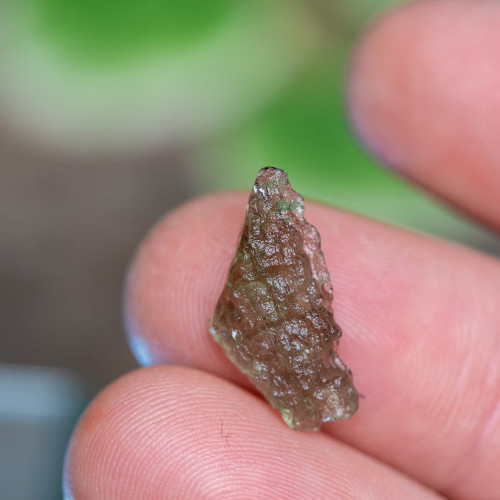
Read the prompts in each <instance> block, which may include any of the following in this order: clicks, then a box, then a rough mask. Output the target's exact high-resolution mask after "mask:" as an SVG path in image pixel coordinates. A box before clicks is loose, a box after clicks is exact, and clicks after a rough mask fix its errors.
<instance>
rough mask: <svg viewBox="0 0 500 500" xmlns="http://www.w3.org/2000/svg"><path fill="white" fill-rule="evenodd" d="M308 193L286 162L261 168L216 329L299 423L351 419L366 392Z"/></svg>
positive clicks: (286, 415) (233, 355) (289, 419)
mask: <svg viewBox="0 0 500 500" xmlns="http://www.w3.org/2000/svg"><path fill="white" fill-rule="evenodd" d="M303 213H304V200H303V198H302V196H300V195H299V194H298V193H296V192H295V191H293V189H292V188H291V186H290V184H289V182H288V176H287V175H286V173H285V172H283V171H282V170H280V169H277V168H272V167H267V168H263V169H262V170H260V171H259V173H258V175H257V179H256V181H255V186H254V188H253V191H252V193H251V195H250V199H249V201H248V206H247V215H246V219H245V223H244V225H243V229H242V231H241V240H240V243H239V246H238V250H237V252H236V257H235V259H234V261H233V263H232V265H231V268H230V270H229V274H228V276H227V280H226V284H225V286H224V289H223V291H222V293H221V295H220V298H219V301H218V303H217V306H216V309H215V312H214V314H213V316H212V318H211V320H210V325H209V330H210V333H211V334H212V335H213V337H214V338H215V340H216V341H217V342H218V343H219V344H220V345H221V346H222V348H223V349H224V351H225V353H226V355H227V356H228V358H229V359H230V360H231V361H232V362H233V363H234V364H235V365H236V366H237V367H238V368H239V369H240V370H241V371H242V372H243V373H245V374H246V375H247V376H248V378H249V379H250V380H251V382H252V383H253V384H254V385H255V387H257V389H259V391H261V392H262V394H263V395H264V396H265V397H266V399H267V400H268V402H269V403H270V404H271V406H273V407H274V408H277V409H278V410H279V411H280V413H281V416H282V417H283V420H284V421H285V422H286V423H287V424H288V425H289V426H290V427H292V428H295V429H311V430H312V429H314V430H317V429H319V427H320V426H321V423H322V422H326V421H329V420H338V419H340V418H349V417H350V416H352V415H353V414H354V412H355V411H356V410H357V408H358V394H357V392H356V389H355V388H354V385H353V383H352V375H351V371H350V370H349V368H348V367H347V366H346V365H345V364H344V363H343V362H342V361H341V360H340V358H339V356H338V355H337V353H336V351H335V348H336V346H337V344H338V342H339V339H340V337H341V335H342V331H341V329H340V327H339V326H338V325H337V323H335V321H334V320H333V311H332V300H333V295H332V286H331V284H330V276H329V274H328V270H327V268H326V264H325V259H324V256H323V253H322V252H321V246H320V237H319V234H318V231H317V230H316V228H315V227H314V226H312V225H311V224H309V223H308V222H307V221H306V220H305V219H304V215H303Z"/></svg>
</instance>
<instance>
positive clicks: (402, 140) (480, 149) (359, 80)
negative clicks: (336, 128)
mask: <svg viewBox="0 0 500 500" xmlns="http://www.w3.org/2000/svg"><path fill="white" fill-rule="evenodd" d="M498 26H500V3H499V2H497V1H489V0H480V1H475V2H470V1H467V0H434V1H423V2H412V3H409V4H407V5H402V6H398V7H397V8H396V9H394V10H392V11H389V12H388V13H387V14H385V15H384V16H382V17H381V19H379V20H378V21H377V22H375V23H374V24H373V25H372V26H371V27H370V28H369V29H368V30H367V33H366V34H365V36H364V37H362V38H361V41H360V43H359V46H358V49H357V50H356V51H355V54H354V57H353V61H352V65H351V71H350V77H349V80H348V87H347V88H348V92H347V96H348V99H347V100H348V107H349V114H350V116H351V120H352V123H353V125H354V128H355V130H356V131H357V132H358V134H359V136H360V138H361V140H362V142H363V143H364V144H365V145H366V146H367V147H368V149H369V150H370V151H371V152H373V153H374V154H375V155H376V156H378V157H379V158H380V159H381V160H382V162H383V163H386V164H387V165H389V166H391V167H392V168H394V169H395V170H396V171H398V172H399V173H401V174H402V175H404V176H406V177H409V178H411V179H413V180H414V181H415V182H416V183H417V184H420V185H422V186H424V187H425V188H427V189H428V190H430V191H432V192H433V193H435V194H436V195H438V196H440V197H442V198H444V199H446V200H447V201H448V202H450V203H451V204H453V205H455V206H457V207H459V208H461V209H462V210H464V211H465V212H467V213H469V214H472V215H473V216H475V217H477V218H479V219H481V220H482V221H484V222H486V223H487V224H489V225H491V226H493V227H495V228H497V229H500V204H499V203H498V199H499V198H500V140H499V131H500V91H499V90H500V65H499V64H498V47H499V46H500V30H499V29H498Z"/></svg>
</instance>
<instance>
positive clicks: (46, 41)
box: [0, 0, 500, 499]
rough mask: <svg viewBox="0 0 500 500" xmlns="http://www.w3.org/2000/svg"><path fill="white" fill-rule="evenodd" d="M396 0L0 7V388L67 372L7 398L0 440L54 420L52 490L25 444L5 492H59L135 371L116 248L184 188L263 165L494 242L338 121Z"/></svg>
mask: <svg viewBox="0 0 500 500" xmlns="http://www.w3.org/2000/svg"><path fill="white" fill-rule="evenodd" d="M397 3H399V2H397V1H390V0H389V1H384V0H357V1H353V2H337V1H334V0H274V1H269V0H255V1H253V2H232V1H230V0H211V1H210V2H205V1H201V0H182V1H178V0H176V1H169V0H163V1H160V0H143V1H142V2H136V1H129V0H120V1H118V0H108V1H106V2H104V1H99V0H87V1H86V2H79V1H77V0H25V1H22V2H19V1H17V0H4V1H3V2H2V3H0V228H1V234H2V243H1V245H0V257H1V258H0V274H1V279H0V298H1V318H0V321H1V329H2V337H1V339H2V340H1V351H0V362H1V363H4V364H5V366H7V367H9V366H10V367H11V368H12V365H16V367H15V369H14V370H12V369H11V368H9V369H8V370H7V371H5V372H2V371H0V396H1V397H3V398H4V400H6V396H5V394H7V392H6V391H7V389H6V387H7V388H8V391H10V392H9V394H12V393H15V394H22V395H24V396H23V397H24V399H23V401H31V402H32V403H33V404H35V403H36V404H41V403H39V402H37V401H38V400H36V401H35V400H34V399H33V398H32V391H33V384H32V383H29V382H27V381H29V380H31V379H30V378H29V377H26V376H20V375H19V374H20V372H19V370H22V369H23V367H27V366H28V365H37V366H39V365H41V366H45V367H58V368H64V369H66V370H70V371H60V370H59V371H56V372H54V373H52V372H50V373H49V375H50V376H49V375H48V372H47V371H44V370H42V371H41V372H40V373H38V372H36V377H35V375H33V373H34V372H33V369H32V368H30V369H28V368H26V369H27V370H28V371H29V373H30V374H31V375H30V376H33V377H35V378H36V379H37V380H42V379H43V380H47V386H46V390H47V391H49V392H50V391H51V390H53V391H57V387H58V385H57V383H55V382H54V380H56V379H58V380H59V379H60V380H65V381H66V382H67V381H68V380H73V381H74V380H76V379H78V382H74V384H73V385H71V384H70V387H72V389H68V390H67V392H68V393H71V392H73V393H74V401H73V403H72V404H73V406H71V405H70V406H68V402H67V398H66V401H65V403H64V404H63V403H60V404H59V403H57V398H56V399H50V401H56V403H53V404H52V407H51V408H49V409H47V408H45V410H44V411H35V410H34V409H33V407H30V408H31V410H30V411H29V412H28V413H26V412H27V410H26V408H27V406H26V405H25V404H24V406H23V404H21V403H19V407H17V406H15V404H16V401H17V399H16V398H13V399H11V400H10V401H11V404H10V406H9V405H5V407H4V408H3V409H2V407H0V441H1V442H0V449H2V452H3V451H4V450H6V449H14V448H16V447H17V448H19V446H20V445H19V441H16V443H17V444H16V443H14V442H13V441H12V436H13V435H14V434H13V433H12V432H10V429H11V428H12V425H13V421H14V420H18V421H19V418H21V417H22V418H23V419H24V420H23V422H25V423H26V426H27V428H29V429H31V430H32V431H33V433H34V435H36V431H37V430H38V429H39V430H40V432H41V433H43V432H46V431H43V429H44V428H46V425H47V422H51V423H52V424H53V423H54V422H56V424H54V425H55V427H54V429H60V433H59V434H58V436H59V437H58V438H54V439H52V440H51V442H52V443H53V447H54V450H53V454H51V456H53V457H54V458H53V459H51V460H49V461H47V460H46V461H45V462H46V465H47V466H50V467H52V469H50V471H48V472H47V473H46V474H45V476H46V477H47V478H49V480H47V485H46V486H44V488H45V489H44V490H43V491H41V487H40V482H39V481H38V480H37V479H36V478H37V477H39V472H40V463H41V462H40V461H37V457H38V456H39V460H43V455H44V454H45V455H46V451H47V450H46V449H45V450H44V449H42V448H40V446H39V447H38V448H37V447H33V446H31V445H30V442H31V441H27V442H26V443H25V444H24V445H23V446H25V450H24V451H25V453H21V452H19V449H18V453H17V454H16V457H17V456H19V458H18V462H16V461H12V463H10V464H9V463H7V462H6V463H3V462H0V497H2V498H14V497H15V498H35V497H36V498H39V499H43V498H54V491H59V476H60V465H61V460H62V453H63V451H64V447H65V443H66V440H67V437H68V432H69V431H68V429H69V428H70V427H71V425H73V422H74V419H75V415H77V414H78V412H79V411H80V409H81V407H82V405H83V404H84V403H85V402H86V401H87V399H88V397H89V396H90V395H91V394H93V393H95V392H96V391H97V390H98V389H100V388H101V387H102V386H103V385H104V384H105V383H108V382H109V381H111V380H112V379H113V378H115V377H117V376H118V375H120V374H122V373H124V372H126V371H128V370H130V369H132V368H134V367H135V366H136V363H135V361H134V360H133V358H132V355H131V354H130V353H129V351H128V347H127V345H126V341H125V338H124V335H123V328H122V324H121V304H120V301H121V289H122V283H123V277H124V274H125V271H126V266H127V263H128V262H129V260H130V258H131V256H132V254H133V251H134V249H135V247H136V245H137V244H138V242H139V241H140V239H141V238H142V237H143V235H144V234H145V233H146V232H147V230H148V229H149V228H150V227H151V225H152V224H153V223H154V222H155V221H156V220H157V219H158V218H159V217H160V216H161V215H162V214H164V213H165V212H166V211H168V210H169V209H171V208H173V207H174V206H176V205H178V204H179V203H181V202H183V201H184V200H186V199H188V198H189V197H192V196H195V195H197V194H201V193H204V192H209V191H213V190H221V189H224V190H225V189H232V188H243V189H245V190H249V189H250V187H251V185H252V183H253V180H254V177H255V174H256V172H257V171H258V169H260V168H261V167H263V166H266V165H273V166H276V167H280V168H283V169H284V170H286V171H287V172H288V174H289V176H290V179H291V181H292V183H293V186H294V187H295V188H296V189H297V190H298V191H299V192H300V193H301V194H303V195H305V196H306V197H310V198H314V199H317V200H321V201H324V202H327V203H331V204H335V205H338V206H341V207H343V208H346V209H348V210H352V211H355V212H359V213H362V214H366V215H368V216H370V217H377V218H380V219H383V220H386V221H389V222H392V223H395V224H399V225H403V226H408V227H411V228H414V229H417V230H421V231H426V232H429V233H434V234H436V235H439V236H442V237H447V238H451V239H454V240H457V241H462V242H465V243H468V244H471V245H473V246H476V247H478V248H481V249H484V250H487V251H490V252H492V253H500V252H499V247H500V245H499V242H498V239H496V238H495V237H493V236H492V235H491V234H490V233H488V232H487V231H485V230H483V229H480V228H478V227H476V226H474V225H472V224H470V223H468V222H466V221H464V220H462V219H460V218H459V217H457V216H456V215H455V214H453V213H452V212H450V211H449V210H448V209H446V208H443V207H442V206H441V205H439V204H437V203H436V202H435V201H434V200H432V199H431V198H429V197H428V196H426V195H424V194H422V193H418V192H417V191H416V190H414V189H413V188H412V187H411V186H409V185H408V184H406V183H405V182H403V181H402V180H400V179H398V178H397V177H395V176H393V175H392V174H390V173H389V172H388V171H386V170H384V169H383V168H380V166H379V165H377V162H376V161H375V160H374V159H373V158H371V157H370V156H369V155H368V154H367V153H366V152H364V150H363V148H362V146H361V145H360V144H359V143H358V142H357V141H356V138H355V137H354V135H353V133H352V131H351V130H350V128H349V124H348V118H347V116H346V110H345V107H344V97H343V96H344V80H345V75H346V72H347V70H348V65H349V55H350V53H351V51H352V49H353V46H354V44H355V42H356V39H357V38H358V37H359V35H360V32H361V31H362V29H363V28H364V27H365V26H366V24H367V23H368V22H369V21H370V19H371V18H372V17H373V16H375V15H377V14H379V13H380V12H381V11H382V10H383V9H385V8H389V7H391V6H393V5H395V4H397ZM242 209H243V208H242ZM30 370H31V371H30ZM5 374H8V375H5ZM40 377H41V378H40ZM59 383H60V382H59ZM67 383H69V382H67ZM16 384H17V385H16ZM65 387H68V385H65ZM82 387H85V389H83V388H82ZM2 390H3V392H1V391H2ZM12 391H13V392H12ZM30 391H31V392H30ZM39 399H40V398H39ZM23 412H24V413H23ZM40 415H42V417H40ZM58 422H59V423H58ZM44 426H45V427H44ZM24 434H25V433H24V431H23V435H24ZM56 434H57V433H56ZM30 446H31V448H30ZM37 454H39V455H37ZM26 456H30V461H29V463H28V462H26V461H25V462H23V461H22V460H23V457H24V458H26ZM13 468H15V469H16V470H18V471H19V470H20V471H22V478H21V476H19V474H18V475H16V474H14V473H13V472H12V469H13ZM36 471H38V475H37V473H36ZM27 478H28V479H27ZM29 478H32V480H31V481H30V480H29ZM50 478H53V480H52V479H50ZM2 485H3V486H2ZM20 485H22V486H20ZM2 487H3V488H4V491H2ZM33 487H35V488H37V489H36V490H30V488H33ZM9 488H10V489H9ZM22 488H24V489H22ZM51 488H52V490H51ZM13 491H15V493H16V495H15V496H12V495H11V492H13ZM32 491H36V492H37V493H36V494H35V495H34V496H33V494H32V493H30V492H32Z"/></svg>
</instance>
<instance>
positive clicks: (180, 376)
mask: <svg viewBox="0 0 500 500" xmlns="http://www.w3.org/2000/svg"><path fill="white" fill-rule="evenodd" d="M65 497H66V498H75V499H85V500H94V499H95V500H102V499H104V498H105V499H106V500H129V499H130V500H137V499H139V498H141V499H146V498H147V499H151V500H153V499H164V498H171V499H176V498H179V499H181V498H204V499H205V498H206V499H211V498H213V499H218V500H219V499H233V498H252V499H261V498H262V499H273V498H276V499H278V498H301V499H318V498H342V499H359V498H405V499H415V500H417V499H421V500H426V499H429V500H430V499H437V498H439V496H438V495H437V494H436V493H434V492H432V491H430V490H428V489H426V488H424V487H423V486H421V485H419V484H417V483H416V482H414V481H412V480H411V479H409V478H406V477H405V476H403V475H402V474H400V473H398V472H396V471H394V470H392V469H390V468H389V467H387V466H386V465H384V464H381V463H377V462H376V461H375V460H373V459H371V458H369V457H367V456H364V455H363V454H362V453H360V452H357V451H356V450H353V449H352V448H350V447H349V446H347V445H345V444H342V443H340V442H337V441H335V440H334V439H332V438H331V437H329V436H326V435H324V434H321V433H299V432H296V431H292V430H291V429H289V428H288V427H286V426H285V425H284V424H283V422H282V421H281V419H280V418H279V417H278V416H277V415H276V413H274V412H273V411H272V410H271V409H270V408H269V406H268V405H267V404H265V403H264V402H263V401H262V400H261V399H259V398H257V397H256V396H254V395H251V394H249V393H248V392H247V391H245V390H243V389H241V388H239V387H237V386H235V385H234V384H232V383H230V382H228V381H226V380H223V379H221V378H219V377H215V376H213V375H209V374H207V373H203V372H199V371H196V370H192V369H188V368H179V367H154V368H148V369H143V370H139V371H136V372H134V373H131V374H128V375H126V376H125V377H122V378H121V379H120V380H118V381H116V382H115V383H113V384H112V385H111V386H109V387H108V388H106V389H105V390H104V391H103V392H102V393H101V394H100V395H99V396H98V397H97V398H96V399H95V400H94V401H93V402H92V403H91V405H90V407H89V408H88V409H87V410H86V412H85V413H84V415H83V416H82V418H81V419H80V421H79V423H78V426H77V428H76V430H75V432H74V435H73V437H72V440H71V444H70V447H69V449H68V453H67V458H66V466H65Z"/></svg>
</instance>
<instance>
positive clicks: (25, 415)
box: [0, 364, 87, 500]
mask: <svg viewBox="0 0 500 500" xmlns="http://www.w3.org/2000/svg"><path fill="white" fill-rule="evenodd" d="M86 401H87V394H86V391H85V389H84V387H83V385H82V383H81V382H80V380H79V379H78V378H77V377H76V376H75V375H74V374H73V373H72V372H71V371H68V370H61V369H55V368H38V367H23V366H14V365H1V364H0V498H2V499H5V500H34V499H36V500H53V499H55V498H61V473H62V466H63V460H64V452H65V450H66V445H67V442H68V439H69V436H70V434H71V430H72V428H73V426H74V425H75V420H76V418H77V416H78V414H79V413H80V411H81V410H82V408H83V406H84V404H85V403H86Z"/></svg>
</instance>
